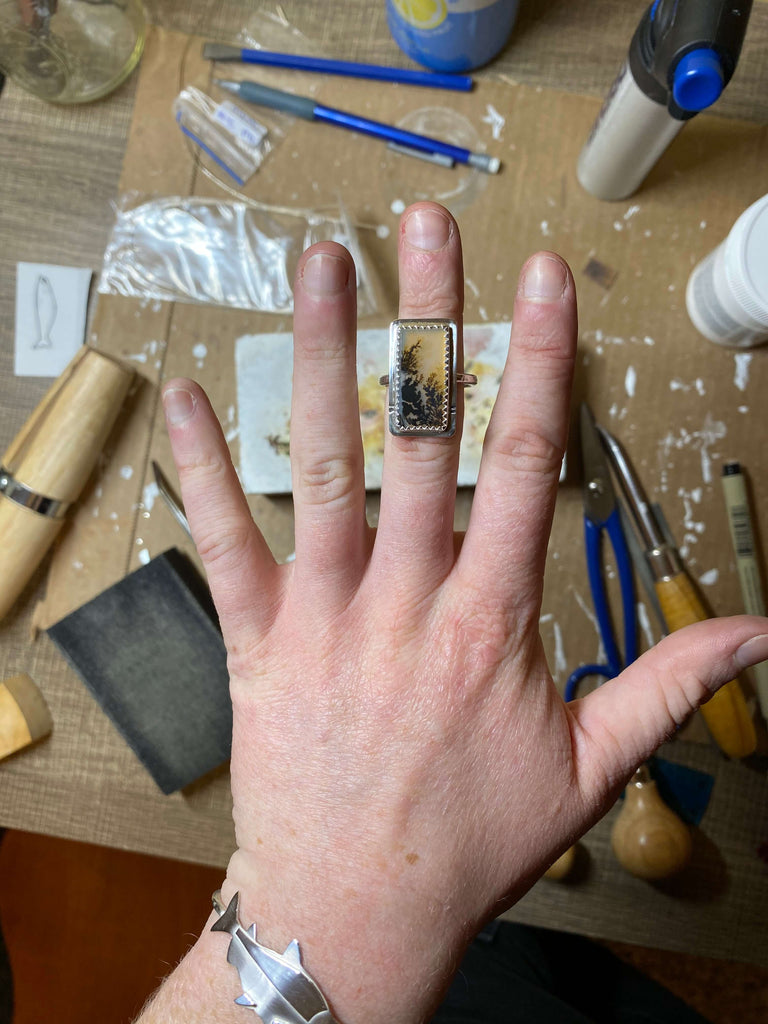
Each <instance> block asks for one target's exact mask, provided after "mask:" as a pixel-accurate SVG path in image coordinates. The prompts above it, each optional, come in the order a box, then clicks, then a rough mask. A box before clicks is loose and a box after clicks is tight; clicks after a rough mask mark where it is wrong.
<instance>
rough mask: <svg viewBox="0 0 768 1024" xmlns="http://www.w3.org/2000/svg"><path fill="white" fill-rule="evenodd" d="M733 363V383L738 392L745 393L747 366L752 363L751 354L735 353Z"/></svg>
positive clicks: (747, 374) (747, 377) (747, 375)
mask: <svg viewBox="0 0 768 1024" xmlns="http://www.w3.org/2000/svg"><path fill="white" fill-rule="evenodd" d="M733 361H734V363H735V364H736V369H735V371H734V374H733V383H734V384H735V385H736V387H737V388H738V389H739V391H746V390H747V384H749V364H750V363H751V362H752V353H751V352H736V353H735V355H734V357H733Z"/></svg>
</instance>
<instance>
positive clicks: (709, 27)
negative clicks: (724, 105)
mask: <svg viewBox="0 0 768 1024" xmlns="http://www.w3.org/2000/svg"><path fill="white" fill-rule="evenodd" d="M751 10H752V0H730V2H725V0H655V2H654V3H653V4H651V6H650V7H649V8H648V10H647V11H646V12H645V14H644V15H643V18H642V20H641V21H640V24H639V25H638V27H637V30H636V32H635V34H634V36H633V37H632V42H631V43H630V46H629V55H628V57H627V60H626V63H625V64H624V66H623V68H622V69H621V71H620V72H619V75H618V77H617V78H616V81H615V82H614V83H613V85H612V86H611V89H610V91H609V93H608V96H607V97H606V99H605V102H604V104H603V107H602V110H601V111H600V113H599V114H598V116H597V120H596V121H595V123H594V125H593V126H592V130H591V132H590V134H589V138H588V139H587V141H586V143H585V145H584V148H583V149H582V151H581V155H580V157H579V163H578V168H577V172H576V173H577V176H578V179H579V182H580V183H581V185H582V186H583V187H584V188H585V189H586V190H587V192H591V194H592V195H594V196H597V198H598V199H625V198H626V197H627V196H630V195H632V193H633V192H634V191H635V190H636V189H637V188H639V186H640V184H641V182H642V181H643V179H644V178H645V176H646V175H647V174H648V172H649V171H650V170H651V168H652V167H653V165H654V164H655V163H656V161H657V160H658V159H659V157H660V156H661V154H662V153H663V152H664V150H665V149H666V148H667V146H668V145H669V144H670V142H671V141H672V139H674V137H675V136H676V135H677V133H678V132H679V131H680V129H681V128H682V127H683V125H684V124H685V122H686V121H689V120H690V119H691V118H692V117H695V115H696V114H698V113H699V111H701V110H705V109H706V108H707V107H710V106H712V104H713V103H714V102H715V101H716V100H717V99H718V98H719V97H720V95H721V93H722V91H723V89H724V88H725V86H726V85H727V84H728V82H729V81H730V80H731V77H732V76H733V72H734V71H735V69H736V62H737V61H738V59H739V53H740V52H741V45H742V43H743V41H744V33H745V32H746V28H747V21H748V19H749V15H750V12H751Z"/></svg>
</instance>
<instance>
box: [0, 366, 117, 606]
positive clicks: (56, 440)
mask: <svg viewBox="0 0 768 1024" xmlns="http://www.w3.org/2000/svg"><path fill="white" fill-rule="evenodd" d="M132 380H133V370H132V369H131V368H130V367H127V366H124V365H123V364H122V363H120V362H118V361H117V360H115V359H112V358H111V357H110V356H106V355H104V354H103V353H101V352H98V351H96V349H92V348H88V347H87V346H84V347H83V348H82V349H80V351H79V352H78V354H77V355H76V356H75V358H74V359H73V360H72V362H71V363H70V364H69V366H68V367H67V368H66V370H65V371H64V373H63V374H62V375H61V377H59V378H58V380H56V382H55V383H54V384H53V385H52V387H51V388H50V390H49V391H48V393H47V394H46V395H45V397H44V398H43V400H42V401H41V402H40V404H39V405H38V407H37V408H36V409H35V411H34V413H33V414H32V416H31V417H30V418H29V420H27V422H26V423H25V425H24V426H23V427H22V429H21V431H20V433H19V434H18V435H17V437H16V438H15V440H14V441H13V442H12V444H11V446H10V448H9V449H8V450H7V451H6V453H5V455H4V456H3V459H2V465H1V466H0V618H3V616H5V615H6V614H7V612H8V611H9V610H10V608H11V607H12V606H13V604H14V602H15V601H16V599H17V598H18V596H19V594H20V593H21V591H22V590H23V589H24V587H25V586H26V584H27V582H28V581H29V579H30V577H31V576H32V574H33V573H34V571H35V569H36V568H37V566H38V565H39V564H40V562H41V561H42V559H43V557H44V555H45V553H46V551H47V550H48V548H49V547H50V546H51V544H52V543H53V541H54V539H55V537H56V535H57V534H58V532H59V530H60V529H61V527H62V525H63V523H64V519H65V516H66V513H67V510H68V508H69V507H70V505H71V504H72V503H73V502H75V501H77V499H78V498H79V496H80V493H81V491H82V490H83V487H84V486H85V483H86V481H87V480H88V477H89V476H90V475H91V473H92V472H93V468H94V466H95V464H96V460H97V458H98V456H99V453H100V452H101V450H102V448H103V446H104V442H105V441H106V439H107V437H108V436H109V433H110V431H111V430H112V427H113V426H114V423H115V420H116V419H117V416H118V413H119V412H120V407H121V405H122V403H123V400H124V399H125V396H126V395H127V393H128V389H129V388H130V386H131V382H132Z"/></svg>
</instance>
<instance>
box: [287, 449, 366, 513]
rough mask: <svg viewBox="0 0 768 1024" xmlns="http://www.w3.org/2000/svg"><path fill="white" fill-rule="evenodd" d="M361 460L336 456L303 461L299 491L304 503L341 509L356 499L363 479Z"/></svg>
mask: <svg viewBox="0 0 768 1024" xmlns="http://www.w3.org/2000/svg"><path fill="white" fill-rule="evenodd" d="M361 473H362V465H361V460H360V457H359V456H358V455H357V454H355V455H335V456H333V457H332V458H328V459H316V460H312V461H310V460H303V459H302V460H300V461H299V465H298V470H297V474H298V481H297V484H298V490H299V491H300V493H301V497H302V500H304V501H306V502H308V503H309V504H312V505H318V506H320V505H323V506H329V505H340V504H344V503H346V502H348V501H349V500H350V499H351V498H352V497H353V495H354V493H355V490H356V486H357V483H358V481H359V480H360V478H361Z"/></svg>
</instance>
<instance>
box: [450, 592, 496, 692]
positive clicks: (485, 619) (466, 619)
mask: <svg viewBox="0 0 768 1024" xmlns="http://www.w3.org/2000/svg"><path fill="white" fill-rule="evenodd" d="M446 628H447V631H448V632H449V634H450V637H451V646H452V647H453V649H454V650H455V651H456V653H457V657H458V658H459V659H460V661H461V663H462V668H463V670H464V673H465V678H466V679H467V680H471V679H473V678H476V679H478V681H479V682H484V681H485V680H486V679H487V677H488V675H489V674H492V673H493V672H495V671H496V670H497V669H498V668H499V666H500V664H501V662H502V661H503V659H504V657H505V656H506V654H507V651H508V649H509V643H510V629H509V623H508V621H507V615H506V613H505V612H504V610H503V609H502V608H500V607H499V606H498V605H497V604H495V603H491V602H489V601H488V600H487V599H486V597H485V595H483V594H481V593H480V592H479V591H475V593H474V594H473V595H471V597H470V599H469V600H467V599H466V595H465V599H464V601H463V602H462V605H461V607H460V608H457V609H455V610H454V611H453V612H452V613H451V614H450V615H449V617H448V621H447V626H446Z"/></svg>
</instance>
